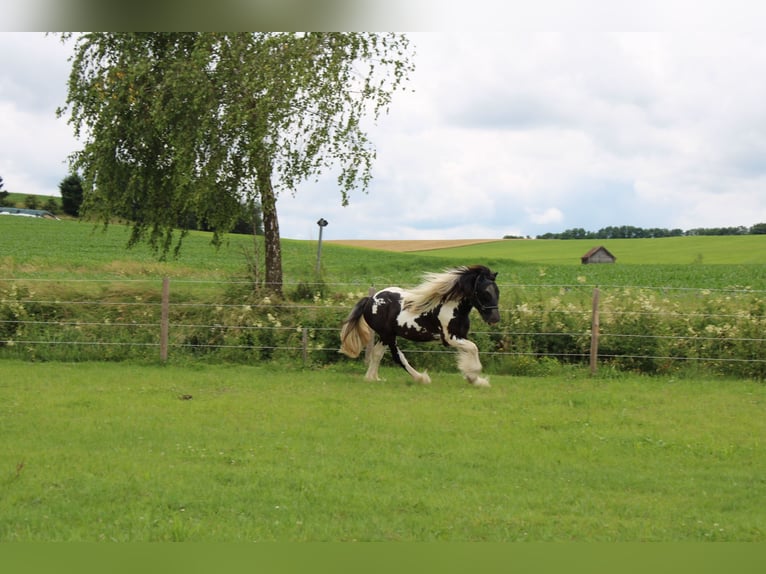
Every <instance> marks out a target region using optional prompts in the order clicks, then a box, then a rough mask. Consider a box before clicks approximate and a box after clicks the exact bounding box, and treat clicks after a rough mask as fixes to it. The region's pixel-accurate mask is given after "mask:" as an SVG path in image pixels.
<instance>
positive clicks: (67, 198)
mask: <svg viewBox="0 0 766 574" xmlns="http://www.w3.org/2000/svg"><path fill="white" fill-rule="evenodd" d="M59 193H60V194H61V208H62V209H63V211H64V213H66V214H67V215H71V216H73V217H78V216H79V215H80V206H81V205H82V201H83V191H82V178H81V177H80V176H79V175H77V174H71V175H68V176H67V177H65V178H64V179H63V180H61V183H59Z"/></svg>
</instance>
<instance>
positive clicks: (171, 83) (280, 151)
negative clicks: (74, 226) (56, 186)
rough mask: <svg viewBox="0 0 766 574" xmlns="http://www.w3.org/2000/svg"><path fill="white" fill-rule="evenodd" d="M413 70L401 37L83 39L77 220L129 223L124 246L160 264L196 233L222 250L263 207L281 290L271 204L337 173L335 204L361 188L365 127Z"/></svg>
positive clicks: (73, 109)
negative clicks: (148, 252)
mask: <svg viewBox="0 0 766 574" xmlns="http://www.w3.org/2000/svg"><path fill="white" fill-rule="evenodd" d="M69 37H70V36H69V35H64V38H65V39H68V38H69ZM411 69H412V65H411V64H410V63H409V44H408V40H407V38H406V36H404V35H400V34H391V33H386V34H367V33H300V34H298V33H262V32H257V33H235V34H221V33H88V34H82V35H79V36H77V39H76V43H75V47H74V58H73V64H72V71H71V74H70V78H69V91H68V96H67V106H68V108H66V109H60V110H59V114H60V115H63V114H64V113H66V112H67V111H69V112H70V123H71V124H72V125H73V126H74V130H75V134H76V135H78V136H80V135H82V136H85V145H84V148H83V149H82V150H81V151H79V152H77V153H76V154H75V155H74V163H73V167H74V168H75V169H76V170H77V171H79V172H80V173H82V174H83V185H84V187H85V202H84V203H83V208H84V210H85V211H86V212H87V213H90V214H91V215H93V216H95V217H97V218H98V219H99V220H100V221H102V222H103V223H104V224H107V223H109V222H111V221H112V219H113V218H114V217H119V218H123V219H126V220H128V221H130V222H131V226H132V231H131V235H130V239H129V242H130V244H131V245H133V244H136V243H138V242H140V241H143V240H146V241H148V243H149V244H150V245H151V246H152V247H153V248H154V249H155V250H156V251H158V252H160V253H161V254H163V255H164V254H166V253H168V251H169V250H170V248H171V247H172V246H173V244H175V252H176V254H178V252H179V250H180V247H181V240H182V239H184V238H185V237H186V233H185V231H186V230H188V228H189V222H191V221H196V222H197V227H199V228H200V229H206V230H210V231H212V239H213V241H214V242H215V243H216V244H218V243H220V241H221V240H222V239H223V236H224V235H225V234H226V233H227V232H228V231H230V230H231V229H232V228H233V227H234V225H235V224H236V222H237V221H238V219H239V216H240V211H241V208H240V206H241V205H242V204H245V205H253V204H255V203H256V202H258V203H260V205H261V206H262V208H263V215H264V233H265V236H266V247H267V248H266V249H265V250H264V253H265V258H266V282H267V283H275V284H276V285H275V288H276V289H277V291H279V290H281V283H282V270H281V265H282V263H281V259H280V258H281V255H280V251H279V248H280V238H279V234H278V225H277V224H276V219H277V218H276V205H275V201H276V196H277V194H278V193H279V192H280V191H289V192H294V191H295V190H296V189H297V187H298V184H299V183H301V182H302V181H304V180H306V179H308V178H312V177H318V176H319V175H320V174H321V173H323V172H324V171H325V170H327V169H330V168H331V167H334V166H336V165H337V166H339V169H340V174H339V175H338V188H339V190H340V192H341V202H342V203H344V204H345V203H346V202H347V201H348V196H349V194H350V193H351V190H352V189H357V188H358V189H362V190H363V189H365V188H366V187H367V185H368V183H369V180H370V178H371V165H372V159H373V157H374V149H373V147H372V145H371V142H370V141H369V140H368V138H367V135H366V133H365V131H364V130H363V129H362V127H361V121H362V118H363V117H364V116H365V115H367V114H368V113H369V114H371V115H372V116H373V118H374V119H377V117H378V115H379V113H380V112H381V111H384V110H385V109H386V108H387V106H388V104H389V103H390V101H391V95H392V93H393V92H394V91H395V90H397V89H399V87H400V85H401V84H402V83H403V82H404V81H405V80H406V79H407V75H408V74H409V72H410V70H411ZM179 228H180V230H181V231H180V233H178V230H179Z"/></svg>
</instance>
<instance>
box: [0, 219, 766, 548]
mask: <svg viewBox="0 0 766 574" xmlns="http://www.w3.org/2000/svg"><path fill="white" fill-rule="evenodd" d="M0 232H2V234H3V239H4V246H5V247H4V251H3V254H2V255H0V293H3V292H4V291H3V290H4V289H5V290H6V291H5V292H8V293H10V292H11V291H13V289H15V288H16V286H18V285H25V284H28V285H30V286H31V287H30V288H31V289H32V290H33V291H34V295H23V296H21V295H17V296H15V297H10V296H9V298H8V301H7V309H8V310H10V311H13V312H14V313H16V312H20V311H19V309H20V308H19V307H18V304H17V302H18V300H19V298H21V299H25V300H27V299H32V300H33V302H31V303H30V302H27V303H24V306H23V309H21V311H23V312H24V313H27V315H25V316H26V317H28V318H32V319H35V320H36V318H37V317H38V316H39V317H41V318H43V319H45V316H46V313H48V311H50V310H57V312H61V311H60V309H59V307H58V306H56V305H54V303H52V302H49V303H46V304H45V305H47V307H46V306H45V305H42V306H41V305H40V304H38V303H35V302H34V299H41V298H48V299H49V300H50V301H59V300H64V301H66V300H67V299H72V300H79V299H83V298H88V297H89V296H91V295H98V297H99V298H106V299H109V300H115V301H121V302H122V301H128V302H130V301H137V300H146V301H148V300H156V298H157V297H158V295H157V285H158V281H159V279H161V277H163V276H169V277H171V278H172V279H173V281H174V283H173V285H174V287H173V289H174V290H173V297H174V298H176V299H174V300H177V298H179V297H182V298H183V297H188V298H189V300H192V301H193V299H191V298H192V297H196V298H198V299H199V300H202V301H204V302H205V303H206V304H212V305H213V306H214V305H215V303H216V302H218V301H221V300H223V297H224V293H225V289H226V288H227V283H228V282H230V281H231V280H232V279H236V278H238V277H242V276H243V274H244V267H245V260H246V257H245V251H246V250H248V249H252V246H253V242H252V238H250V237H247V236H231V237H229V238H228V241H227V242H226V243H225V244H224V245H223V246H222V247H221V248H220V249H215V248H214V247H213V246H212V245H210V236H209V234H205V233H191V234H190V235H189V237H188V238H187V239H186V240H185V243H184V247H183V249H182V251H181V255H180V257H178V258H177V259H173V258H172V257H171V258H170V259H169V260H168V261H158V259H157V257H156V255H155V254H153V253H152V252H151V251H150V250H149V249H147V248H146V247H145V246H137V247H136V248H134V249H132V250H129V251H126V250H125V249H124V246H125V244H126V242H127V238H128V236H127V232H126V230H125V228H124V227H121V226H112V227H110V228H109V230H108V232H106V233H102V232H101V231H100V230H94V228H93V226H92V225H91V224H88V223H80V222H76V221H71V220H66V221H44V220H31V219H27V218H15V217H9V216H4V217H2V218H0ZM764 241H765V239H764V238H763V236H743V237H715V238H709V237H688V238H670V239H657V240H626V241H624V242H622V243H613V242H605V243H604V244H605V245H606V246H607V247H608V248H609V249H610V250H611V251H612V252H613V253H615V255H617V257H618V263H617V264H616V265H599V266H582V265H580V264H579V257H580V255H582V253H584V252H585V251H587V250H588V249H589V248H590V247H592V246H593V245H592V242H577V241H537V240H535V241H526V240H506V241H498V242H491V243H485V244H481V245H472V246H463V247H452V248H450V249H443V250H438V251H434V250H431V251H423V252H417V253H397V252H390V251H380V250H374V251H371V250H369V249H365V248H361V247H348V246H343V245H337V244H332V243H329V242H328V244H327V245H326V246H325V247H324V248H323V252H322V273H321V277H317V276H316V275H315V274H314V264H315V261H316V242H312V241H292V240H285V241H284V242H283V257H284V271H285V279H286V282H287V283H288V287H287V288H286V291H287V292H288V293H289V292H290V291H291V290H292V289H294V286H295V285H296V284H299V283H301V282H309V283H311V282H315V281H319V282H320V283H322V284H325V285H327V286H328V289H329V290H330V291H336V292H337V293H336V295H338V296H340V297H342V298H343V300H344V301H345V300H346V299H345V297H346V295H347V292H349V291H354V292H355V291H360V290H366V289H367V287H368V286H369V285H377V286H384V285H389V284H392V283H395V284H404V285H406V284H414V283H415V282H417V281H418V279H419V277H420V275H421V273H422V272H423V271H429V270H437V269H440V268H442V267H446V266H450V265H457V264H466V263H484V264H487V265H489V266H491V267H492V268H493V269H495V270H498V271H500V276H499V278H498V282H499V283H500V284H501V287H502V289H503V293H504V295H505V298H501V304H502V305H503V306H504V310H503V312H504V313H506V314H507V315H504V316H506V317H507V318H509V319H518V318H519V317H521V315H520V314H519V313H516V312H515V311H513V310H514V309H516V308H517V306H518V308H528V307H527V305H531V303H530V301H532V300H533V299H534V297H537V299H536V300H537V301H538V303H540V305H541V306H540V309H541V313H542V311H545V310H546V309H547V310H548V311H550V310H551V305H553V302H554V301H557V302H558V303H559V304H560V305H564V303H565V302H566V301H565V300H564V297H565V296H566V297H575V296H579V292H578V290H576V289H569V290H567V289H559V287H558V286H562V285H577V286H580V287H582V289H583V292H585V293H586V295H589V293H590V289H589V286H590V285H600V286H604V285H617V286H625V285H627V286H637V285H638V286H655V287H657V288H666V287H682V288H696V289H699V290H703V289H716V288H721V289H723V288H728V287H732V286H741V287H749V288H750V289H755V290H759V289H760V290H763V289H766V249H764V247H766V245H765V244H764ZM144 280H146V282H147V283H146V285H144V283H142V281H144ZM177 280H186V281H188V284H189V285H194V286H195V287H194V290H192V288H191V287H189V294H186V293H184V292H183V289H184V285H185V284H184V282H183V281H177ZM179 284H180V287H179ZM197 284H200V285H204V287H202V288H197V287H196V285H197ZM312 284H313V283H312ZM522 286H524V287H522ZM545 286H548V287H545ZM546 289H547V290H546ZM564 292H566V293H568V294H567V295H562V293H564ZM613 292H614V293H617V294H620V295H621V294H622V293H623V292H622V291H621V290H620V289H615V290H614V291H613ZM627 292H628V291H625V293H627ZM631 293H633V294H634V296H633V297H632V298H628V300H627V302H626V304H633V305H639V306H640V305H647V304H649V303H652V305H658V304H660V301H659V299H660V298H664V297H666V296H667V294H666V293H664V292H663V291H662V289H657V290H656V291H653V292H652V295H653V296H654V294H656V300H655V299H652V300H651V301H650V300H649V298H647V296H646V294H644V293H640V291H636V290H635V289H634V290H633V291H631ZM698 295H699V292H695V294H694V295H691V296H690V298H695V299H700V301H702V304H704V305H707V308H706V312H708V313H718V314H722V315H721V319H720V321H721V322H724V323H726V325H727V326H728V327H727V328H728V329H729V331H731V329H732V325H731V324H732V321H733V319H730V318H729V317H735V316H736V317H740V315H742V314H743V313H744V314H745V315H746V319H747V321H745V320H744V319H743V326H742V328H743V329H744V327H745V326H747V327H748V328H749V329H750V331H748V332H747V333H746V334H747V337H746V338H744V339H742V341H743V342H742V343H741V344H742V345H743V346H744V345H750V344H751V341H754V340H758V338H759V337H762V329H760V327H759V325H760V323H756V322H753V321H759V320H761V319H759V317H761V316H762V315H763V311H762V307H759V305H761V303H760V301H761V299H760V298H759V297H760V296H759V294H758V293H757V292H755V293H748V294H747V295H746V296H742V297H741V298H737V297H730V296H729V294H728V293H727V292H722V293H716V294H713V295H711V296H710V297H708V296H707V295H704V296H698ZM228 296H229V297H231V294H228ZM4 297H5V295H4ZM126 298H127V299H126ZM151 298H153V299H151ZM527 299H528V300H527ZM585 299H586V303H587V302H588V300H589V297H588V296H586V297H585ZM604 299H605V302H608V300H609V296H608V294H607V291H606V290H605V296H604ZM184 300H185V299H184ZM738 301H747V302H748V303H747V304H748V305H751V307H752V308H750V307H749V308H748V309H747V310H746V313H745V310H742V309H739V310H738V309H736V306H737V305H738ZM239 302H240V303H242V300H241V299H240V300H239ZM0 303H5V301H2V300H0ZM612 304H613V305H615V304H616V303H614V302H613V303H612ZM674 304H675V303H674ZM678 304H679V305H684V304H686V301H685V300H680V301H679V302H678ZM0 307H2V305H0ZM126 307H128V306H127V305H126ZM530 308H531V307H530ZM534 308H535V309H537V307H534ZM46 309H48V311H46ZM110 309H112V307H109V308H108V310H107V311H104V310H103V309H100V308H99V309H97V310H96V311H94V316H93V317H86V318H85V319H82V318H79V317H78V318H77V319H78V320H80V321H84V322H92V323H93V324H94V325H99V324H103V323H104V322H105V320H111V318H112V317H111V315H110V314H109V312H110V311H109V310H110ZM553 310H554V311H555V310H556V309H553ZM123 311H124V310H123ZM512 311H513V312H514V313H516V314H514V315H511V312H512ZM740 311H742V312H740ZM115 312H116V311H115ZM120 312H122V311H120ZM533 315H534V316H537V312H535V313H533ZM14 316H15V315H14ZM540 316H542V314H541V315H540ZM552 316H553V315H552ZM617 316H618V317H621V315H617ZM65 318H67V317H66V316H64V315H62V316H61V317H60V320H64V319H65ZM533 318H534V317H533ZM209 319H214V320H215V321H218V320H219V319H220V317H218V316H217V315H215V316H213V317H211V318H207V317H206V318H204V320H205V321H208V320H209ZM286 320H287V319H286V318H285V321H286ZM530 320H532V319H530ZM603 320H604V324H605V323H606V319H603ZM333 321H335V318H333ZM705 321H708V323H705V324H703V323H700V324H699V325H697V324H696V323H695V324H694V325H693V327H694V328H695V329H696V330H697V331H700V332H703V333H704V332H705V331H704V328H705V327H706V326H709V325H710V320H709V319H705ZM12 322H13V321H11V323H12ZM6 323H8V324H10V323H9V322H7V321H6ZM335 323H337V321H335V322H334V323H332V324H333V325H335ZM201 324H206V325H209V324H211V323H210V322H205V323H201ZM650 325H653V327H651V328H659V327H662V326H663V325H658V324H656V323H651V322H650ZM623 327H625V329H626V332H629V334H631V333H633V331H636V332H638V333H639V334H640V333H642V332H644V331H646V329H645V328H644V324H643V323H641V324H638V325H636V326H635V329H634V330H631V329H633V327H631V326H630V325H628V326H623ZM628 327H630V329H628ZM722 327H723V324H722V325H721V328H722ZM29 328H30V329H31V326H30V327H29ZM55 328H58V327H55ZM532 328H534V329H538V328H541V325H530V327H529V329H528V328H527V326H526V325H523V326H522V330H531V329H532ZM547 328H548V327H547V326H546V325H542V329H543V332H545V330H546V329H547ZM578 328H579V327H578ZM613 328H614V327H613ZM51 329H54V327H51ZM759 329H760V330H759ZM85 330H86V327H83V328H82V329H80V331H85ZM729 331H727V332H729ZM51 333H53V335H54V338H55V336H58V335H57V333H58V332H57V331H54V330H52V331H51ZM48 334H50V333H46V335H48ZM131 336H136V335H135V334H134V335H131ZM336 339H337V336H336V333H335V332H334V331H333V332H332V344H336ZM99 340H101V338H99ZM626 340H627V341H632V340H639V341H640V339H631V338H626ZM514 341H515V339H514ZM713 343H716V344H718V343H721V345H724V344H727V341H726V340H722V341H718V340H716V341H713ZM488 344H489V342H488V340H485V341H483V342H482V349H483V350H484V349H485V348H486V347H487V346H488ZM711 344H712V343H711ZM328 345H329V343H328ZM641 352H642V353H643V351H641ZM663 352H664V351H663ZM705 352H709V350H706V351H705ZM721 352H722V353H724V354H731V353H733V352H734V350H733V349H730V348H724V349H723V350H722V351H721ZM752 352H756V353H757V352H758V351H757V349H756V351H751V353H752ZM30 357H31V358H30V359H29V360H28V361H18V360H15V359H2V360H0V436H1V437H2V438H3V444H4V448H3V449H0V541H3V542H8V541H73V540H85V541H100V540H104V541H109V540H117V541H170V540H179V541H180V540H184V541H192V540H200V541H253V540H259V541H268V540H288V541H308V540H317V541H318V540H344V541H345V540H369V541H373V540H374V541H378V540H392V541H399V540H402V541H429V540H439V541H441V540H450V541H458V540H460V541H512V540H519V541H522V540H524V541H564V540H576V541H684V542H686V541H713V540H724V541H759V542H764V541H766V480H765V479H764V477H766V455H765V454H764V445H763V437H764V436H766V432H764V431H766V422H765V421H766V418H764V417H763V411H764V404H765V402H766V386H764V385H763V383H762V382H754V381H752V380H748V379H747V378H745V377H742V378H723V377H714V376H713V374H712V371H711V370H707V369H705V370H700V371H697V374H696V375H695V376H694V377H689V376H688V374H687V377H685V378H684V377H676V378H671V377H668V376H655V377H641V376H638V375H634V374H627V373H624V372H619V371H617V370H615V369H610V368H603V369H601V370H600V373H601V374H600V375H599V376H597V377H594V378H591V377H589V376H588V375H587V371H586V369H584V368H582V366H577V365H569V366H562V365H558V364H556V366H555V367H554V366H552V362H550V361H549V362H547V363H544V364H543V367H545V368H544V369H541V371H540V372H545V373H546V376H538V377H527V376H524V377H522V376H518V377H511V376H506V375H502V374H498V372H497V371H495V374H493V375H492V384H493V386H492V388H490V389H482V390H477V389H473V388H471V387H469V386H467V385H466V384H465V382H464V381H463V380H462V379H461V378H460V376H459V375H458V374H457V373H456V372H455V371H454V367H453V365H452V357H448V359H449V360H448V362H449V369H450V370H449V371H448V372H446V373H440V372H438V370H436V371H435V372H432V373H431V374H432V376H433V379H434V383H433V384H432V385H430V386H417V385H414V386H413V385H408V384H406V375H404V373H403V372H401V371H400V370H399V369H394V368H393V367H385V368H384V369H383V376H385V377H387V378H388V381H387V382H384V383H380V384H369V383H364V382H363V381H362V376H361V375H362V372H363V370H364V368H363V366H362V364H361V362H339V363H336V364H330V365H327V364H315V365H313V367H312V368H298V367H297V366H296V363H297V361H291V360H289V359H282V360H274V361H270V362H269V361H264V362H260V363H258V365H257V366H247V365H242V364H239V365H236V364H232V363H231V362H229V361H227V360H226V359H225V358H221V357H218V358H216V359H211V360H210V361H209V362H206V360H205V359H204V358H189V357H188V356H183V357H182V358H180V359H178V360H171V361H170V364H168V365H164V366H160V365H155V364H151V363H149V362H147V361H140V362H139V361H135V360H133V361H123V362H115V363H105V362H97V361H94V362H82V363H72V362H66V361H62V362H44V361H41V362H36V361H40V357H39V356H38V355H36V354H35V353H33V354H31V355H30ZM416 360H417V361H418V362H422V361H423V360H424V359H423V358H421V357H417V358H416ZM100 361H103V359H100ZM487 364H488V366H492V360H491V359H488V360H487ZM500 372H502V370H500ZM700 373H702V374H700Z"/></svg>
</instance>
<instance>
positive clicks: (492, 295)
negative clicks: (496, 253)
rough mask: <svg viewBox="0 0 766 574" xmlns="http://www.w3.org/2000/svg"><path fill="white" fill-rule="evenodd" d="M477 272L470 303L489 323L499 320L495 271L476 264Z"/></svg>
mask: <svg viewBox="0 0 766 574" xmlns="http://www.w3.org/2000/svg"><path fill="white" fill-rule="evenodd" d="M477 269H478V273H477V275H476V282H475V283H474V287H473V294H472V303H473V306H474V307H476V310H477V311H478V312H479V315H481V318H482V319H484V321H485V322H487V323H489V324H490V325H492V324H494V323H498V322H499V321H500V311H499V310H498V301H499V300H500V289H498V287H497V283H495V278H496V277H497V272H494V273H493V272H492V271H490V270H489V268H487V267H484V266H477Z"/></svg>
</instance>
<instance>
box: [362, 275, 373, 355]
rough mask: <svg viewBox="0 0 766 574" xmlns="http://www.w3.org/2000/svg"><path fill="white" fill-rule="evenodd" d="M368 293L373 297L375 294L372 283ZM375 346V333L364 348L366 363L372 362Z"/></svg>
mask: <svg viewBox="0 0 766 574" xmlns="http://www.w3.org/2000/svg"><path fill="white" fill-rule="evenodd" d="M367 294H368V295H369V296H370V297H372V296H373V295H375V286H374V285H370V288H369V290H368V291H367ZM374 346H375V334H374V333H373V336H372V337H371V338H370V342H369V343H367V348H366V349H365V350H364V364H365V365H369V364H370V357H372V348H373V347H374Z"/></svg>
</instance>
